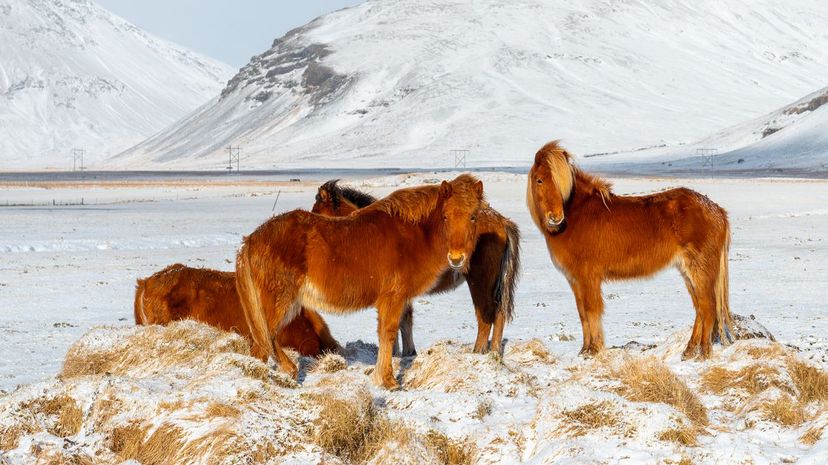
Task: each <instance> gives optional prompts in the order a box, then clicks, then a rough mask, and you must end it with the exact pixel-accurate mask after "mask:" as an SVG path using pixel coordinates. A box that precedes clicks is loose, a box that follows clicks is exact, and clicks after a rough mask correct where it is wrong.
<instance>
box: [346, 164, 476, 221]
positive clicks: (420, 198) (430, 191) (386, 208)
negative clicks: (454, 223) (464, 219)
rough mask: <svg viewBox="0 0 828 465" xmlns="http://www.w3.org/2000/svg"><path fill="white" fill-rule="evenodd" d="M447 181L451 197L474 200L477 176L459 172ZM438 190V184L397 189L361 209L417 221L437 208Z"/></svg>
mask: <svg viewBox="0 0 828 465" xmlns="http://www.w3.org/2000/svg"><path fill="white" fill-rule="evenodd" d="M449 183H450V184H451V187H452V192H453V193H452V197H454V198H461V199H464V200H465V201H467V202H472V201H476V199H477V198H476V195H475V194H474V192H475V191H474V186H475V184H476V183H477V178H475V177H474V176H472V175H469V174H461V175H460V176H458V177H456V178H455V179H453V180H451V181H449ZM439 192H440V185H439V184H436V185H429V186H417V187H408V188H405V189H399V190H396V191H394V192H392V193H390V194H388V195H387V196H386V197H383V198H382V199H380V200H378V201H376V202H375V203H373V204H371V205H369V206H367V207H365V208H363V209H362V210H372V209H375V210H379V211H382V212H385V213H387V214H389V215H391V216H396V217H399V218H402V219H403V220H404V221H406V222H409V223H418V222H420V221H423V220H424V219H426V218H428V216H429V215H431V213H432V212H434V209H435V208H437V198H438V197H439ZM481 204H485V201H481Z"/></svg>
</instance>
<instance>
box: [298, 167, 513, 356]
mask: <svg viewBox="0 0 828 465" xmlns="http://www.w3.org/2000/svg"><path fill="white" fill-rule="evenodd" d="M338 181H339V180H338V179H335V180H331V181H328V182H326V183H325V184H323V185H322V186H320V187H319V190H318V192H317V194H316V202H315V203H314V204H313V209H312V210H311V211H312V212H314V213H319V214H321V215H327V216H346V215H349V214H351V213H352V212H354V211H356V210H358V209H360V208H363V207H367V206H368V205H371V204H372V203H374V202H376V201H377V199H376V198H374V197H373V196H371V195H369V194H366V193H364V192H360V191H358V190H356V189H353V188H351V187H344V186H340V185H339V183H338ZM477 234H478V240H477V244H476V245H475V247H474V252H472V256H471V262H470V263H469V268H468V271H467V272H466V273H455V272H454V271H446V272H445V273H443V276H441V277H440V280H439V281H438V282H437V284H436V285H435V286H434V288H433V289H431V290H430V291H429V292H428V293H429V294H437V293H441V292H447V291H450V290H453V289H456V288H457V287H458V286H460V285H461V284H462V283H463V281H466V283H467V284H468V286H469V292H470V293H471V298H472V303H473V304H474V310H475V314H476V316H477V339H476V340H475V343H474V351H475V352H477V353H484V352H487V351H488V350H492V351H494V352H498V353H500V352H502V345H501V344H502V340H503V328H504V326H505V324H506V321H509V320H511V319H512V314H513V309H514V299H513V296H514V289H515V285H516V284H517V279H518V270H519V269H520V231H519V230H518V227H517V225H516V224H514V223H513V222H511V221H509V219H508V218H506V217H504V216H503V215H501V214H500V213H498V212H497V211H495V210H494V209H492V208H490V207H484V208H481V209H480V213H478V215H477ZM490 333H491V343H490V342H489V334H490ZM400 335H401V336H402V341H403V350H402V355H403V356H410V355H416V354H417V351H416V350H415V349H414V339H413V308H412V306H411V305H410V304H409V305H408V306H406V308H405V311H404V312H403V317H402V319H401V320H400ZM395 349H396V343H395Z"/></svg>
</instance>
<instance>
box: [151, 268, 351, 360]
mask: <svg viewBox="0 0 828 465" xmlns="http://www.w3.org/2000/svg"><path fill="white" fill-rule="evenodd" d="M184 319H192V320H196V321H200V322H202V323H206V324H208V325H211V326H215V327H217V328H219V329H222V330H224V331H234V332H236V333H238V334H240V335H242V336H244V337H246V338H247V339H248V340H250V341H252V338H251V336H250V330H249V329H248V327H247V322H246V321H245V320H244V311H243V310H242V308H241V302H240V301H239V294H238V293H237V292H236V279H235V277H234V273H229V272H224V271H216V270H208V269H203V268H190V267H187V266H184V265H182V264H180V263H176V264H174V265H170V266H168V267H166V268H164V269H163V270H161V271H159V272H157V273H155V274H153V275H152V276H150V277H148V278H146V279H139V280H138V283H137V285H136V287H135V323H136V324H139V325H153V324H154V325H165V324H168V323H170V322H173V321H179V320H184ZM279 343H280V344H281V345H283V346H286V347H290V348H293V349H295V350H296V351H298V352H299V353H300V354H302V355H304V356H307V357H317V356H319V355H321V354H322V353H323V352H338V351H339V350H341V347H340V346H339V343H338V342H336V339H334V338H333V336H331V332H330V330H329V329H328V325H327V324H325V320H323V319H322V317H321V316H320V315H319V314H318V313H316V312H314V311H313V310H310V309H304V308H303V309H302V311H301V312H300V313H299V314H298V315H296V318H294V319H293V321H291V322H290V324H288V325H287V326H286V327H285V329H284V330H282V331H281V332H280V333H279ZM257 350H259V349H258V348H257V347H255V346H254V347H253V352H252V353H253V355H254V356H256V357H259V358H262V357H263V356H265V355H266V354H264V353H262V352H260V351H257Z"/></svg>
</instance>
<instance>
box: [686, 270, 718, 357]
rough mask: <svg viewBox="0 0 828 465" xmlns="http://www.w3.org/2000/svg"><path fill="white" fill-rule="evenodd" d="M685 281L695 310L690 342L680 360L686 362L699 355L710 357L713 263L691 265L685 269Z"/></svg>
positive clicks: (713, 281) (714, 281)
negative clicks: (687, 282)
mask: <svg viewBox="0 0 828 465" xmlns="http://www.w3.org/2000/svg"><path fill="white" fill-rule="evenodd" d="M687 268H688V269H687V272H686V274H687V279H688V281H689V282H690V283H689V284H688V286H687V288H688V290H689V291H690V297H691V298H692V300H693V306H694V307H695V308H696V321H695V323H694V325H693V334H692V335H691V336H690V342H688V343H687V348H686V349H685V351H684V353H683V354H682V359H683V360H687V359H690V358H693V357H694V356H696V353H697V352H698V351H699V348H700V349H701V353H700V354H699V355H700V357H701V358H703V359H706V358H709V357H710V349H711V347H710V346H711V337H712V334H713V325H714V324H715V322H716V295H715V293H714V289H715V284H716V276H717V275H716V272H717V269H715V262H714V265H710V264H708V265H707V267H706V268H705V267H704V266H703V265H700V264H697V263H691V264H689V265H688V267H687Z"/></svg>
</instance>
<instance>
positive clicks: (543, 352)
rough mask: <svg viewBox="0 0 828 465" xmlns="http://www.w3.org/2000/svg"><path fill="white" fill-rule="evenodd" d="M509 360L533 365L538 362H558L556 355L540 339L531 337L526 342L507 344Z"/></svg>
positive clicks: (506, 355)
mask: <svg viewBox="0 0 828 465" xmlns="http://www.w3.org/2000/svg"><path fill="white" fill-rule="evenodd" d="M504 358H505V359H506V360H508V361H509V362H513V363H516V364H518V365H531V364H534V363H536V362H540V363H545V364H548V365H551V364H553V363H556V362H557V360H556V359H555V356H554V355H552V353H551V352H549V349H547V348H546V344H544V343H543V341H541V340H540V339H530V340H528V341H526V342H515V343H513V344H509V345H508V346H506V354H505V356H504Z"/></svg>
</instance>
